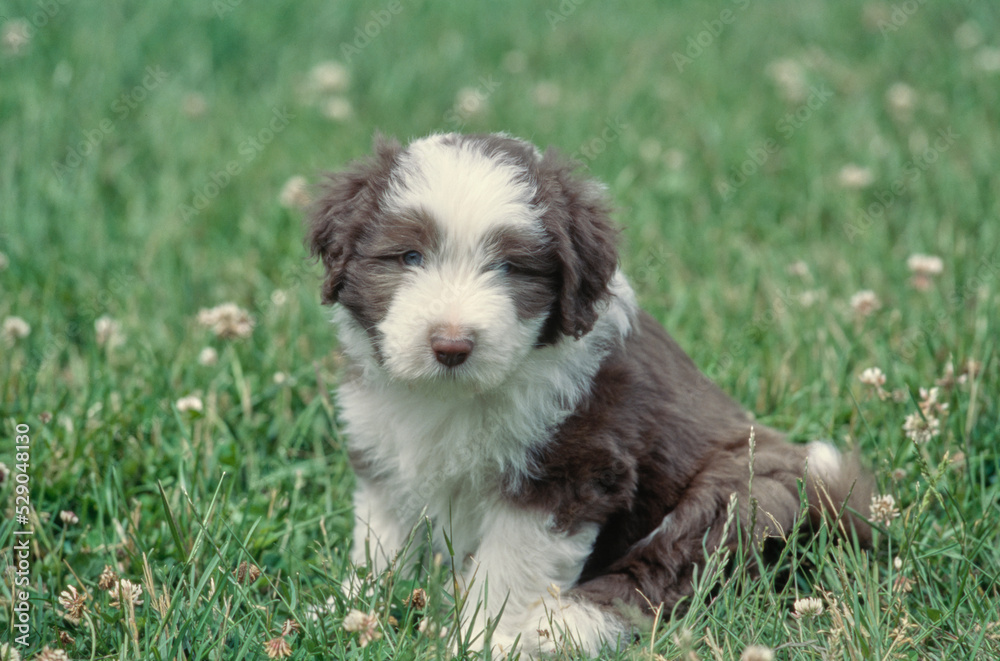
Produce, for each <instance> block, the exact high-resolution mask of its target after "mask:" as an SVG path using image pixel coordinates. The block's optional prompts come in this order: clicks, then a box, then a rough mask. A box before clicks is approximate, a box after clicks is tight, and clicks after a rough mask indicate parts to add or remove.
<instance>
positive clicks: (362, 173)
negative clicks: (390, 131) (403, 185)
mask: <svg viewBox="0 0 1000 661" xmlns="http://www.w3.org/2000/svg"><path fill="white" fill-rule="evenodd" d="M373 150H374V152H375V153H374V156H372V157H370V158H368V159H363V160H360V161H355V162H353V163H351V164H350V165H348V166H347V169H346V170H344V171H343V172H337V173H334V174H329V175H327V179H326V182H325V183H324V184H323V187H322V189H321V191H320V194H319V196H318V198H317V200H316V202H315V203H314V204H313V207H312V210H311V212H310V214H309V228H308V231H307V235H306V243H307V245H308V246H309V252H310V254H311V255H312V256H313V257H319V258H320V260H322V262H323V266H324V268H325V269H326V276H325V278H324V281H323V288H322V299H323V303H325V304H327V305H332V304H334V303H336V302H337V294H338V292H339V291H340V289H341V287H342V286H343V284H344V281H343V278H344V271H345V268H346V266H347V262H348V260H349V259H350V257H351V255H352V253H353V252H354V243H355V241H356V240H357V238H358V236H359V235H360V234H361V230H362V227H363V225H364V222H365V220H367V219H368V218H371V217H372V215H374V214H375V213H376V212H377V211H378V209H379V198H380V197H381V195H382V193H384V191H385V189H386V187H387V186H388V184H389V175H390V174H391V172H392V168H393V166H394V165H395V164H396V161H397V159H398V158H399V155H400V153H402V151H403V149H402V147H401V146H400V144H399V142H397V141H396V140H395V139H394V138H386V137H383V136H382V135H379V134H376V135H375V140H374V146H373Z"/></svg>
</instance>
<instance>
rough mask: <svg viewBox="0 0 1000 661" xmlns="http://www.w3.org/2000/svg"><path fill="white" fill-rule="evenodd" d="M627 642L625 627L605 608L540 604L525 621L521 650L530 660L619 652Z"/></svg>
mask: <svg viewBox="0 0 1000 661" xmlns="http://www.w3.org/2000/svg"><path fill="white" fill-rule="evenodd" d="M628 641H629V637H628V627H627V626H626V624H625V623H624V622H623V621H622V620H621V618H620V617H619V616H618V615H617V614H615V613H614V612H612V611H611V610H609V609H606V608H603V607H601V606H598V605H597V604H594V603H592V602H589V601H584V600H581V599H571V598H570V599H561V600H559V601H557V602H555V603H553V602H549V601H547V600H546V602H543V603H542V604H541V605H539V606H538V607H537V608H536V609H535V610H534V611H533V613H532V616H530V617H529V618H528V620H527V626H526V628H525V630H524V631H523V632H522V634H521V642H522V648H523V649H524V650H525V651H526V652H528V653H529V654H530V655H531V657H532V658H534V657H536V656H538V655H539V654H547V653H550V652H556V651H559V650H573V649H578V650H580V651H581V652H584V653H586V654H588V655H590V656H596V655H597V654H598V653H600V651H601V650H602V649H604V648H610V649H613V650H615V649H620V648H622V647H624V646H625V645H626V644H627V643H628Z"/></svg>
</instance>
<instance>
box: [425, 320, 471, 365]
mask: <svg viewBox="0 0 1000 661" xmlns="http://www.w3.org/2000/svg"><path fill="white" fill-rule="evenodd" d="M474 346H475V342H474V341H473V339H472V334H471V333H469V332H467V331H462V330H459V329H455V328H440V329H437V330H435V331H434V332H432V333H431V351H433V352H434V357H435V358H437V361H438V362H439V363H441V364H442V365H445V366H447V367H456V366H458V365H461V364H462V363H464V362H465V359H466V358H468V357H469V354H470V353H472V348H473V347H474Z"/></svg>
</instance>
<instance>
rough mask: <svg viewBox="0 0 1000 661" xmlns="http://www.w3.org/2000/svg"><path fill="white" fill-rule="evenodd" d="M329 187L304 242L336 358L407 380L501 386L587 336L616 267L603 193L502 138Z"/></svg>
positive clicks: (550, 155) (393, 145)
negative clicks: (340, 338)
mask: <svg viewBox="0 0 1000 661" xmlns="http://www.w3.org/2000/svg"><path fill="white" fill-rule="evenodd" d="M374 151H375V153H374V155H373V156H372V157H371V158H370V159H368V160H365V161H362V162H356V163H353V164H351V165H349V166H348V168H347V169H346V170H345V171H343V172H340V173H337V174H333V175H331V176H329V178H328V181H327V182H326V186H325V189H324V190H323V192H322V194H321V196H320V199H319V200H318V202H317V204H316V206H315V208H314V210H313V212H312V215H311V226H310V230H309V235H308V243H309V246H310V249H311V251H312V253H313V255H315V256H318V257H319V258H320V259H321V260H322V262H323V265H324V267H325V270H326V274H325V279H324V282H323V287H322V298H323V302H324V303H327V304H331V305H332V304H334V303H340V305H341V306H343V309H344V311H345V312H346V313H347V314H346V315H344V316H342V317H341V323H342V324H347V325H350V326H351V328H350V329H348V330H349V331H350V332H348V333H346V334H345V336H346V337H347V338H348V342H347V344H348V345H354V346H345V350H347V351H348V353H349V354H351V355H352V356H353V357H355V358H362V359H364V360H367V361H369V362H370V363H372V364H374V365H376V366H377V367H378V368H379V369H381V370H384V371H385V372H386V373H387V374H388V375H389V376H390V377H391V378H393V379H396V380H404V381H425V380H449V381H458V382H460V383H462V384H464V385H467V386H468V387H469V388H470V389H472V390H486V389H490V388H493V387H496V386H497V385H499V384H500V383H502V382H503V381H504V379H505V378H506V377H507V376H508V375H509V374H510V373H511V371H513V370H514V369H516V368H517V366H518V365H520V364H521V363H522V362H523V361H525V360H528V359H530V357H531V353H532V352H533V351H535V350H536V349H538V348H540V347H544V346H548V345H553V344H556V343H559V342H566V341H572V340H574V339H577V338H579V337H581V336H582V335H584V334H586V333H587V332H589V331H590V329H591V328H592V327H593V325H594V323H595V321H596V320H597V316H598V314H599V308H600V303H601V302H602V300H603V299H605V298H606V297H607V296H608V285H609V282H610V280H611V278H612V276H613V275H614V273H615V270H616V268H617V254H616V250H615V236H616V231H615V229H614V227H613V226H612V223H611V221H610V219H609V216H608V210H607V204H606V201H605V196H604V192H603V188H602V187H601V186H600V185H599V184H597V183H596V182H592V181H588V180H584V179H581V178H578V177H577V176H576V175H574V174H573V169H574V166H573V165H572V163H571V162H569V161H567V160H565V159H563V158H561V157H559V156H558V155H557V154H555V153H554V152H552V151H549V152H546V153H545V154H544V155H543V154H541V153H540V152H539V151H538V150H537V149H536V148H535V147H534V146H533V145H531V144H529V143H526V142H523V141H520V140H515V139H512V138H509V137H506V136H503V135H469V136H467V135H457V134H447V135H434V136H431V137H428V138H424V139H422V140H418V141H416V142H413V143H412V144H410V145H409V146H408V147H406V148H404V147H402V146H401V145H400V144H399V143H397V142H396V141H394V140H386V139H382V138H378V137H377V138H376V140H375V150H374Z"/></svg>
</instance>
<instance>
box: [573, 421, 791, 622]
mask: <svg viewBox="0 0 1000 661" xmlns="http://www.w3.org/2000/svg"><path fill="white" fill-rule="evenodd" d="M762 440H765V443H762V444H760V445H758V447H757V451H756V455H755V458H754V473H753V478H752V492H753V503H754V505H755V506H754V509H753V510H752V511H751V497H750V496H751V493H750V492H751V478H750V468H749V457H748V455H747V451H746V446H745V445H741V446H735V445H734V446H733V448H732V450H731V451H730V452H728V453H726V454H725V455H723V456H722V457H717V458H716V459H715V460H714V461H713V462H712V464H711V465H710V466H709V467H707V468H705V469H704V470H703V471H702V472H701V473H700V474H699V475H697V476H696V478H695V479H694V480H693V481H692V482H691V484H690V485H689V486H688V489H687V491H686V492H685V494H684V496H683V498H682V500H681V501H680V503H678V505H677V506H676V507H675V508H674V509H673V510H672V511H671V512H670V513H669V514H667V515H666V516H665V517H664V519H663V521H662V522H661V523H660V525H659V526H657V527H656V528H655V529H654V530H652V531H651V532H650V533H649V534H648V535H646V537H644V538H643V539H641V540H639V541H638V542H636V543H635V544H633V545H632V547H631V548H630V549H629V550H628V552H627V553H626V554H625V555H624V556H623V557H622V558H621V559H619V560H617V561H616V562H614V563H613V564H612V565H610V566H609V567H607V568H606V569H603V570H599V571H598V572H597V575H594V576H592V577H591V578H589V579H588V580H586V581H584V582H582V583H581V584H580V585H578V586H577V587H575V588H574V589H573V590H571V591H570V593H569V594H568V595H567V596H568V597H570V598H576V599H582V600H586V601H588V602H591V603H595V604H598V605H601V606H603V607H605V608H615V607H622V606H624V607H626V609H628V610H631V611H633V612H645V613H646V614H647V615H651V614H652V612H651V610H650V608H651V607H652V608H653V609H655V608H658V607H659V606H660V605H661V604H662V607H663V611H662V612H663V614H664V617H666V616H669V614H670V613H671V612H672V611H673V610H674V608H675V606H677V605H678V604H679V603H681V602H682V600H684V599H685V598H687V597H690V596H691V595H692V593H693V580H694V575H695V568H696V567H698V566H703V565H704V562H705V552H706V551H707V552H709V553H714V552H715V551H716V550H718V549H719V548H721V547H727V548H733V547H734V546H735V544H736V542H737V540H738V535H739V534H740V530H744V531H747V532H749V531H750V527H751V525H752V526H753V535H752V539H753V541H754V542H755V543H759V542H761V541H763V539H765V538H767V537H771V536H781V537H784V536H787V535H788V534H789V533H790V532H791V531H792V530H793V529H794V525H795V521H796V518H797V517H798V515H799V513H800V511H801V507H800V502H799V494H798V480H799V479H800V478H801V477H802V475H803V471H804V467H805V453H804V451H803V450H802V449H801V448H799V447H796V446H789V445H787V444H785V443H783V442H782V443H773V442H771V440H770V439H762ZM733 494H735V502H734V504H733V505H732V506H731V505H730V501H731V497H732V496H733Z"/></svg>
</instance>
